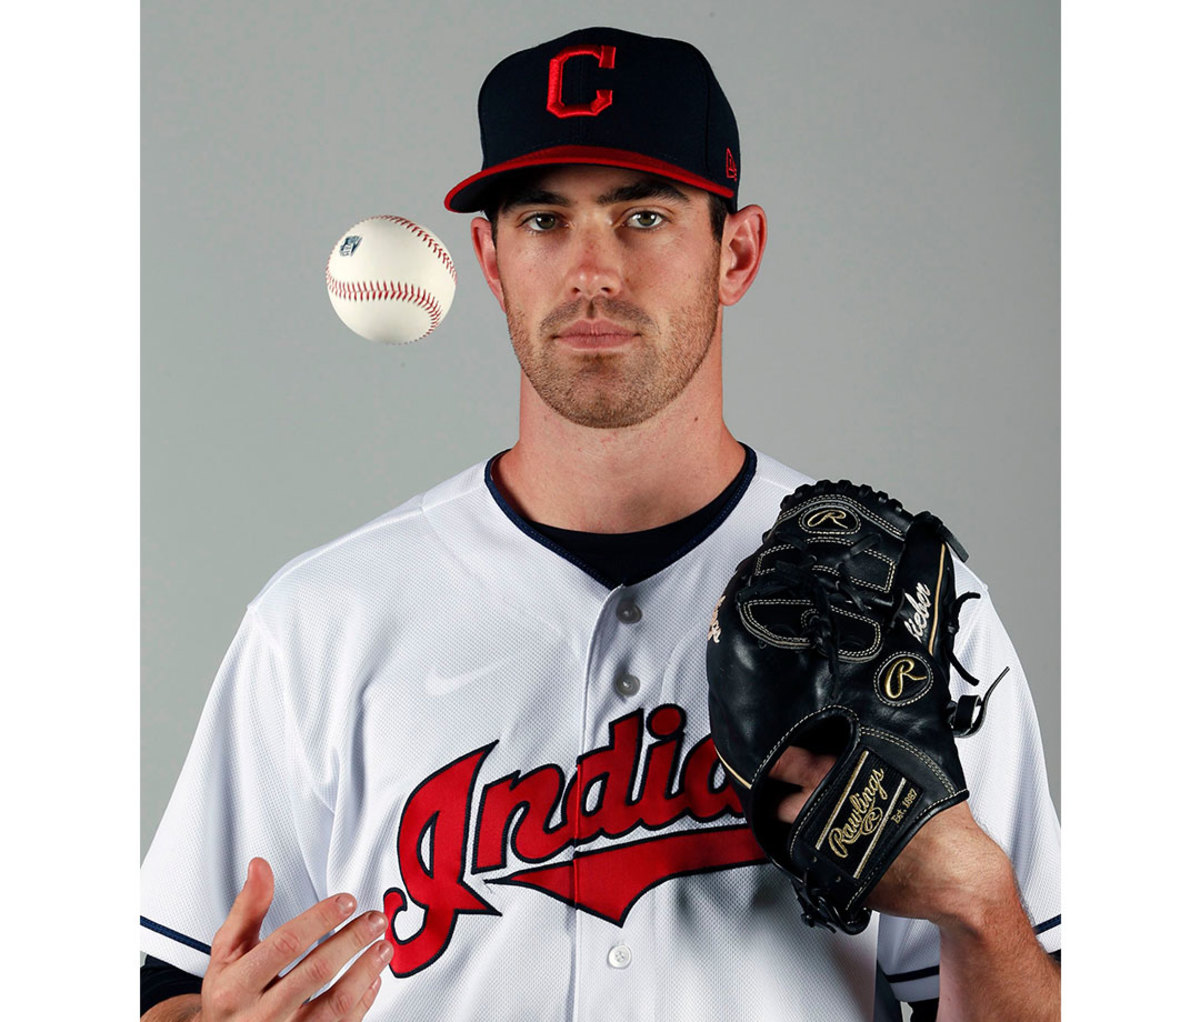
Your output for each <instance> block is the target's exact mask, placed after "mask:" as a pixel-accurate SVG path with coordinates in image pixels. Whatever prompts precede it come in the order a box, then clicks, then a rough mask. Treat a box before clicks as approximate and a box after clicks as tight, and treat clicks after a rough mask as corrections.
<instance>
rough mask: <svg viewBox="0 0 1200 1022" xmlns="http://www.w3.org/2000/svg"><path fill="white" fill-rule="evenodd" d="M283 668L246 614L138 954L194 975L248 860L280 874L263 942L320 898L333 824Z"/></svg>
mask: <svg viewBox="0 0 1200 1022" xmlns="http://www.w3.org/2000/svg"><path fill="white" fill-rule="evenodd" d="M283 663H284V660H283V657H282V656H281V654H280V650H279V647H278V645H277V644H276V642H275V641H274V639H273V638H272V636H271V635H270V634H269V632H268V631H267V629H266V627H265V626H264V625H263V623H262V622H261V620H260V619H259V616H258V614H257V613H256V611H255V609H254V608H253V607H251V609H250V610H248V611H247V613H246V616H245V618H244V619H243V621H242V624H241V627H240V628H239V629H238V633H237V635H236V637H235V638H234V641H233V644H232V645H231V646H230V649H229V652H228V653H227V654H226V656H225V659H224V661H223V662H222V664H221V668H220V670H219V672H218V674H217V677H216V680H215V682H214V683H213V687H212V690H211V692H210V693H209V697H208V700H207V702H206V704H205V707H204V712H203V714H202V716H201V719H200V724H199V726H198V728H197V731H196V736H195V738H194V739H193V741H192V745H191V749H190V750H189V752H188V756H187V760H186V761H185V763H184V766H183V771H182V773H181V774H180V777H179V780H178V783H177V784H176V787H175V790H174V793H173V794H172V796H171V800H170V802H169V804H168V806H167V810H166V813H165V814H164V816H163V818H162V821H161V823H160V824H159V827H158V831H157V832H156V834H155V836H154V841H153V843H152V844H151V846H150V850H149V852H148V853H147V854H146V858H145V860H144V862H143V864H142V883H141V893H142V919H141V926H142V950H143V951H145V952H146V953H147V954H148V955H153V956H154V957H155V958H159V959H162V960H163V961H165V962H169V963H171V964H172V965H175V966H177V967H178V968H180V969H183V970H184V971H185V972H190V973H193V974H195V975H203V974H204V972H205V970H206V969H207V967H208V958H209V953H210V948H211V944H212V938H213V934H214V933H215V932H216V931H217V928H218V927H219V926H220V925H221V923H222V922H223V921H224V919H225V916H226V915H227V914H228V912H229V908H230V906H231V905H232V904H233V900H234V898H235V897H236V895H237V893H238V891H239V890H241V887H242V884H243V883H244V882H245V877H246V869H247V866H248V865H249V862H250V859H251V858H253V857H254V856H256V855H257V856H261V857H263V858H264V859H266V860H267V862H268V863H270V865H271V868H272V870H273V871H274V874H275V897H274V901H273V902H272V905H271V909H270V911H269V913H268V915H267V918H266V920H265V921H264V924H263V933H264V934H266V933H269V932H271V931H272V930H273V929H275V928H276V927H277V926H278V925H279V924H280V923H282V922H285V921H286V920H288V919H290V918H292V917H293V916H295V915H296V914H297V913H299V912H301V911H303V910H304V909H306V908H308V907H310V906H311V905H312V904H314V903H315V902H316V901H318V900H320V899H321V898H323V897H324V896H325V893H326V892H325V891H324V886H325V885H324V881H323V878H324V876H325V864H324V858H325V856H326V855H327V851H326V848H327V837H328V833H329V828H330V820H331V814H330V811H329V807H328V806H326V805H325V804H324V803H323V802H322V800H321V798H319V797H318V796H317V794H316V793H315V789H314V786H313V784H312V783H311V776H312V772H311V765H310V764H308V763H307V761H306V758H305V755H306V754H305V749H306V747H309V748H311V747H312V744H313V743H310V742H306V741H305V737H306V736H304V735H301V734H300V733H298V731H299V729H298V728H297V725H296V723H295V719H294V713H293V712H292V702H291V700H292V693H291V692H290V691H289V686H288V684H287V681H288V679H287V678H286V677H285V675H286V674H287V669H286V668H285V667H284V666H282V665H283ZM307 737H309V738H312V737H313V736H307Z"/></svg>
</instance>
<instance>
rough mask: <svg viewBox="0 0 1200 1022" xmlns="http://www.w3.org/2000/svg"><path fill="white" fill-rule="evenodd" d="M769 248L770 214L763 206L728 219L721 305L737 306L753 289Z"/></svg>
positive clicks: (723, 239) (722, 262)
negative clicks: (743, 296)
mask: <svg viewBox="0 0 1200 1022" xmlns="http://www.w3.org/2000/svg"><path fill="white" fill-rule="evenodd" d="M766 244H767V214H766V213H765V212H763V208H762V207H761V206H745V207H744V208H742V209H739V210H738V211H737V212H736V213H730V214H729V215H728V216H727V217H726V218H725V231H724V233H723V234H722V236H721V280H720V286H719V288H718V294H719V297H720V300H721V304H722V305H733V304H735V303H736V302H738V301H740V300H741V297H742V295H744V294H745V293H746V292H747V291H748V290H749V289H750V285H751V284H752V283H753V282H754V278H755V276H757V274H758V268H759V267H760V266H761V265H762V257H763V249H764V248H765V247H766Z"/></svg>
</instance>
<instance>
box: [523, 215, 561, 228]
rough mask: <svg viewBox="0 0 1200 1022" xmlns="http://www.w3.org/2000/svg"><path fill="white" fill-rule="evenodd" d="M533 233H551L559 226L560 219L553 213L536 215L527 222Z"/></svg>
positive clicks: (526, 224)
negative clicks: (550, 231)
mask: <svg viewBox="0 0 1200 1022" xmlns="http://www.w3.org/2000/svg"><path fill="white" fill-rule="evenodd" d="M525 226H526V227H528V228H529V229H530V230H531V231H549V230H552V229H553V228H555V227H557V226H558V217H556V216H555V215H554V214H553V213H534V214H533V216H531V217H528V218H527V219H526V220H525Z"/></svg>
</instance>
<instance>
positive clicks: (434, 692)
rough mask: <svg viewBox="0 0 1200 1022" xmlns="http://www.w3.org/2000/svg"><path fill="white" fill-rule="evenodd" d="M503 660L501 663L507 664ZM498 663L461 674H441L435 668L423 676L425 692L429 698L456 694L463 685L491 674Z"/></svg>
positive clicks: (498, 665)
mask: <svg viewBox="0 0 1200 1022" xmlns="http://www.w3.org/2000/svg"><path fill="white" fill-rule="evenodd" d="M508 662H509V661H507V660H505V661H502V662H501V663H508ZM500 666H501V664H500V663H496V664H488V665H487V666H486V667H479V668H477V669H475V670H474V671H466V672H464V673H462V674H443V673H441V672H440V671H439V670H438V669H437V668H436V667H434V668H432V669H431V670H430V672H429V673H428V674H427V675H426V676H425V691H426V692H428V693H429V694H430V695H431V696H444V695H449V693H451V692H456V691H457V690H458V689H460V688H462V687H463V686H464V685H469V684H471V682H473V681H478V680H479V679H480V678H483V677H485V676H486V675H488V674H491V673H492V672H493V671H495V670H496V669H497V668H498V667H500Z"/></svg>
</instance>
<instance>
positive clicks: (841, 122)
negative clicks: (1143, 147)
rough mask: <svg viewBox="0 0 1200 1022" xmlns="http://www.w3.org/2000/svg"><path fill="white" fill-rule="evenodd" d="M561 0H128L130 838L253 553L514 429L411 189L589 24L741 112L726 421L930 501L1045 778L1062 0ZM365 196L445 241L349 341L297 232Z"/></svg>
mask: <svg viewBox="0 0 1200 1022" xmlns="http://www.w3.org/2000/svg"><path fill="white" fill-rule="evenodd" d="M587 11H588V12H589V13H587V14H585V15H579V14H575V13H572V12H571V10H570V8H569V7H568V6H567V5H563V4H560V3H552V2H549V0H523V2H522V3H521V4H519V5H512V6H510V7H506V8H487V9H485V10H484V11H482V12H481V11H480V10H478V9H477V2H464V0H444V2H441V3H437V4H436V5H435V4H428V5H425V4H421V5H418V4H414V3H390V4H384V3H377V2H370V0H360V2H359V3H356V4H353V5H350V4H345V3H333V2H331V3H322V2H318V0H302V2H291V3H282V2H278V0H275V2H268V3H261V2H260V3H246V2H245V0H239V2H237V3H234V2H231V0H212V2H206V3H204V4H199V3H190V4H179V3H167V2H165V0H144V2H143V5H142V46H143V68H142V73H143V76H142V88H143V109H142V117H143V149H142V188H143V192H142V194H143V205H142V243H143V250H142V393H143V405H142V423H143V446H142V458H143V484H142V529H143V559H142V571H143V579H144V589H143V618H142V629H143V632H142V634H143V650H144V653H143V674H142V734H143V738H142V763H143V787H142V830H143V835H142V847H143V851H144V849H145V847H146V846H147V845H148V843H149V840H150V838H151V836H152V834H153V831H154V828H155V826H156V825H157V823H158V819H159V817H160V816H161V814H162V811H163V809H164V808H165V805H166V801H167V798H168V796H169V794H170V791H171V788H172V786H173V785H174V782H175V778H176V776H177V774H178V771H179V769H180V767H181V766H182V763H183V757H184V755H185V753H186V751H187V747H188V743H189V741H190V739H191V735H192V732H193V730H194V728H195V725H196V722H197V720H198V718H199V714H200V710H201V707H202V705H203V702H204V698H205V696H206V694H207V691H208V687H209V684H210V682H211V680H212V677H213V675H214V673H215V671H216V668H217V665H218V663H219V662H220V659H221V656H222V655H223V653H224V650H225V648H226V646H227V644H228V643H229V641H230V639H231V638H232V637H233V633H234V630H235V628H236V627H237V624H238V621H239V619H240V617H241V614H242V611H243V608H244V606H245V604H246V603H247V602H248V601H249V600H250V599H251V598H252V597H253V596H254V594H255V593H256V592H257V591H258V589H259V588H260V587H261V586H262V584H263V583H264V582H265V581H266V580H267V579H268V578H269V577H270V575H271V574H272V573H273V572H274V571H275V569H276V568H278V567H279V566H280V565H282V564H283V563H284V562H285V561H287V560H289V559H290V558H291V557H293V556H294V555H296V554H298V553H300V552H301V551H303V550H306V549H308V548H311V547H313V546H316V545H318V544H320V543H323V542H325V541H327V540H329V539H332V538H334V537H335V536H337V535H340V534H341V533H344V532H346V531H348V530H350V529H352V528H354V527H355V526H356V525H359V524H360V523H362V522H364V521H366V520H368V519H370V518H373V517H374V516H376V515H378V514H380V513H382V512H383V511H385V510H387V509H388V508H390V507H392V506H394V505H396V504H398V503H400V502H401V501H403V500H404V499H406V498H407V497H409V496H410V495H412V494H413V493H415V492H418V491H420V490H422V489H425V488H427V487H428V486H430V485H432V484H433V483H435V482H437V481H439V480H440V479H442V478H445V477H446V476H448V475H450V474H451V473H453V472H456V471H457V470H459V469H461V468H463V467H466V466H467V465H469V464H472V463H473V462H475V461H478V460H481V459H483V458H485V457H487V456H488V455H490V454H493V453H495V452H496V451H498V450H500V449H502V448H504V447H507V446H509V445H510V444H511V443H512V441H513V440H514V439H515V437H516V408H517V405H516V394H517V379H518V370H517V366H516V362H515V360H514V359H513V357H512V354H511V350H510V348H509V345H508V340H507V333H506V330H505V326H504V321H503V318H502V316H501V315H500V313H499V310H498V309H497V307H496V305H495V303H494V300H493V299H492V297H491V295H490V294H489V293H488V291H487V290H486V288H485V286H484V284H483V281H482V278H481V276H480V275H479V273H478V270H477V268H476V266H475V263H474V258H473V256H472V254H471V248H470V243H469V238H468V230H467V227H468V223H469V218H468V217H464V216H460V215H457V214H453V213H448V212H446V211H445V210H444V209H443V207H442V204H441V200H442V196H443V195H444V193H445V192H446V190H447V189H448V188H449V187H450V186H451V185H453V184H454V183H456V182H457V181H458V180H459V179H460V178H462V177H465V176H466V175H467V174H469V173H471V172H473V171H475V170H477V169H478V166H479V150H478V136H477V127H476V122H475V98H476V93H477V90H478V87H479V84H480V82H481V80H482V78H483V76H484V74H485V73H486V72H487V71H488V69H489V68H491V66H492V65H493V64H494V63H496V61H497V60H499V59H500V58H501V57H503V56H504V55H506V54H507V53H509V52H511V51H513V50H516V49H519V48H522V47H525V46H528V45H531V44H534V43H537V42H541V41H544V40H546V39H549V38H552V37H554V36H555V35H558V34H561V33H562V32H565V31H568V30H570V29H572V28H577V27H584V26H586V25H588V24H613V25H617V26H619V27H624V28H629V29H633V30H637V31H643V32H648V33H651V34H659V35H672V36H676V37H680V38H685V39H688V40H689V41H691V42H693V43H695V44H696V45H698V46H699V47H700V48H701V49H702V50H704V51H705V53H706V54H707V55H708V56H709V58H710V60H711V62H712V64H713V66H714V68H715V70H716V72H717V76H718V77H719V78H720V80H721V82H722V84H723V86H724V88H725V91H726V93H727V94H728V96H729V98H730V101H731V102H732V104H733V107H734V110H735V111H736V113H737V114H738V119H739V124H740V129H741V138H742V162H743V167H742V184H741V198H742V201H743V202H757V203H760V204H761V205H762V206H764V207H765V209H766V210H767V216H768V223H769V240H768V244H767V251H766V259H765V263H764V266H763V269H762V272H761V274H760V276H759V279H758V281H757V282H756V283H755V285H754V287H753V288H752V289H751V291H750V293H749V294H748V296H747V297H746V298H745V299H743V301H742V302H741V304H740V305H738V306H737V307H736V308H734V309H732V310H730V312H729V313H727V317H726V342H725V351H726V359H725V361H726V384H727V390H726V411H727V420H728V422H729V425H730V428H731V429H732V430H733V432H734V434H735V435H736V436H737V437H738V438H739V439H741V440H744V441H746V442H747V443H749V444H751V445H752V446H755V447H757V448H758V449H760V450H762V451H764V452H766V453H769V454H771V455H773V456H774V457H777V458H780V459H781V460H783V461H785V462H787V463H789V464H792V465H794V466H795V467H797V468H799V469H802V470H804V471H807V472H809V473H811V474H813V475H816V476H828V475H832V476H834V477H841V476H848V477H850V478H854V479H857V480H862V481H867V482H870V483H872V484H874V485H876V486H880V487H882V488H883V489H886V490H888V491H890V492H891V493H893V494H894V495H896V496H899V497H900V498H901V499H903V500H904V501H905V503H906V504H907V505H909V506H910V507H913V508H922V507H929V508H932V509H934V510H936V511H937V512H938V513H939V514H940V515H941V516H942V517H943V518H944V519H945V520H946V521H947V522H949V523H950V525H951V526H952V527H953V528H954V530H955V532H956V533H957V534H958V535H959V537H960V538H962V539H963V541H964V542H965V543H966V544H967V546H968V548H969V549H970V551H971V554H972V559H971V564H972V567H974V568H975V569H976V570H977V571H978V572H979V573H980V574H981V575H982V576H983V577H984V578H985V579H986V580H987V581H988V582H989V584H990V586H991V589H992V593H993V596H994V598H995V602H996V605H997V607H998V608H999V610H1000V613H1001V616H1002V617H1003V618H1004V620H1005V622H1006V624H1007V626H1008V628H1009V631H1010V632H1011V634H1012V636H1013V638H1014V641H1015V642H1016V645H1017V648H1018V650H1019V651H1020V653H1021V656H1022V660H1023V662H1024V665H1025V668H1026V671H1027V672H1028V674H1029V677H1030V681H1031V684H1032V686H1033V692H1034V697H1035V699H1036V702H1037V707H1038V712H1039V714H1040V718H1041V724H1042V731H1043V734H1044V736H1045V740H1046V751H1047V759H1048V763H1049V768H1050V777H1051V783H1052V787H1053V791H1054V793H1055V797H1056V798H1057V797H1058V784H1059V781H1058V779H1059V737H1058V736H1059V642H1058V636H1059V613H1058V607H1059V423H1058V394H1059V345H1058V301H1059V287H1058V260H1059V190H1058V157H1059V148H1058V147H1059V92H1058V74H1059V31H1058V5H1057V4H1055V3H1048V2H1036V0H1007V2H1005V3H996V2H994V0H992V2H986V0H974V2H965V0H945V2H932V0H922V2H914V0H909V2H905V3H898V2H885V0H879V2H875V3H864V2H858V0H853V2H848V0H837V2H834V0H822V2H817V0H801V2H796V0H792V2H789V3H786V4H785V3H778V4H773V3H766V2H753V0H742V2H740V3H737V4H736V5H733V7H729V6H728V5H722V6H721V7H718V6H717V5H708V4H701V5H693V6H692V7H691V8H690V12H689V13H688V14H687V15H686V16H685V15H683V14H682V13H681V12H682V7H681V6H680V5H679V4H677V3H668V2H665V0H635V2H623V3H604V2H593V3H590V4H589V5H587ZM731 11H735V12H736V13H730V12H731ZM377 213H397V214H401V215H405V216H408V217H410V218H412V219H415V220H418V221H419V222H421V223H423V224H424V225H426V226H427V227H429V228H430V229H431V230H433V231H434V232H435V233H436V234H438V235H439V236H440V237H441V238H442V240H443V241H445V242H446V244H447V245H448V246H449V248H450V250H451V252H452V253H453V255H454V256H455V259H456V261H457V263H458V267H459V288H458V294H457V296H456V298H455V301H454V305H453V308H452V309H451V311H450V314H449V317H448V318H447V320H446V321H445V322H444V323H443V325H442V326H441V327H440V328H439V329H438V331H437V332H436V333H435V334H433V335H432V336H431V337H429V338H427V339H426V340H424V341H422V342H420V343H418V344H416V345H408V346H404V347H398V348H395V347H380V346H375V345H372V344H370V343H369V342H367V341H364V340H361V339H359V338H358V337H356V336H355V335H353V334H351V333H350V332H349V331H348V330H347V329H346V328H345V327H343V326H342V324H341V323H340V322H339V321H338V320H337V318H336V317H335V315H334V313H333V311H332V309H331V307H330V305H329V301H328V299H327V297H326V295H325V291H324V284H323V277H322V274H323V268H324V262H325V257H326V255H327V254H328V252H329V249H330V248H331V247H332V245H333V243H334V242H335V241H336V240H337V239H338V238H339V237H340V235H341V233H342V232H344V230H345V229H346V228H347V227H349V226H350V225H351V224H353V223H355V222H356V221H358V220H359V219H362V218H363V217H365V216H370V215H373V214H377Z"/></svg>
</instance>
